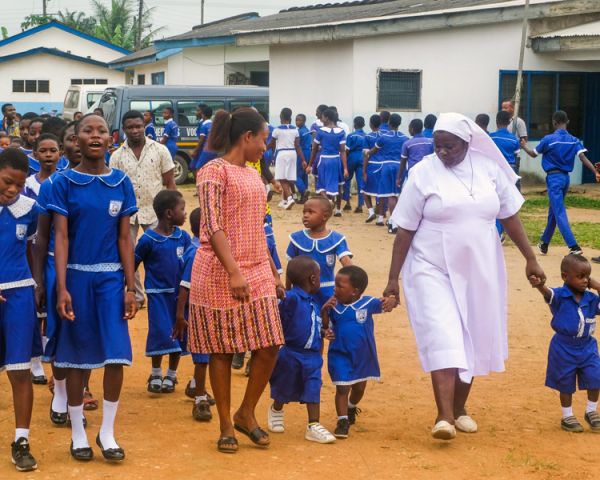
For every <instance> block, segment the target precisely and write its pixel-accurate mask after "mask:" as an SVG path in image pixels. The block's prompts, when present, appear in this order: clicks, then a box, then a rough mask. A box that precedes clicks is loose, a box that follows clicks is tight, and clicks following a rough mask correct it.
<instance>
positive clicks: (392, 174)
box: [375, 131, 408, 197]
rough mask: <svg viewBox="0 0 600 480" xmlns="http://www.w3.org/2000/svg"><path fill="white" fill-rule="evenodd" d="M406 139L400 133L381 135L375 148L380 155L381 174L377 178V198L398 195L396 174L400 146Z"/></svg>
mask: <svg viewBox="0 0 600 480" xmlns="http://www.w3.org/2000/svg"><path fill="white" fill-rule="evenodd" d="M407 140H408V137H407V136H406V135H404V134H403V133H401V132H393V131H390V132H388V133H384V134H383V135H381V136H380V137H379V138H378V139H377V142H376V143H375V146H376V147H377V148H379V151H380V153H381V164H382V168H381V174H380V178H379V190H378V196H379V197H395V196H397V195H399V194H400V188H399V187H398V185H397V180H398V172H399V171H400V157H401V155H402V146H403V145H404V143H405V142H406V141H407Z"/></svg>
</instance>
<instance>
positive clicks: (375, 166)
mask: <svg viewBox="0 0 600 480" xmlns="http://www.w3.org/2000/svg"><path fill="white" fill-rule="evenodd" d="M382 169H383V166H382V165H381V164H380V163H369V164H368V165H367V182H366V183H365V185H364V187H363V190H362V193H363V194H365V195H369V196H370V197H376V196H377V195H378V194H379V178H380V177H381V170H382ZM361 175H362V172H361Z"/></svg>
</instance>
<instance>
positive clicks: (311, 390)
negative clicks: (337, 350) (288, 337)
mask: <svg viewBox="0 0 600 480" xmlns="http://www.w3.org/2000/svg"><path fill="white" fill-rule="evenodd" d="M322 367H323V357H321V353H320V352H315V351H312V350H300V349H293V348H290V347H286V346H283V347H281V349H280V350H279V355H278V357H277V363H276V364H275V369H274V370H273V374H272V375H271V379H270V380H269V383H270V385H271V398H272V399H273V400H275V401H276V402H279V403H289V402H300V403H320V401H321V386H322V385H323V381H322V378H321V369H322Z"/></svg>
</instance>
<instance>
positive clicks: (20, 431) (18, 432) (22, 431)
mask: <svg viewBox="0 0 600 480" xmlns="http://www.w3.org/2000/svg"><path fill="white" fill-rule="evenodd" d="M21 437H23V438H26V439H27V440H29V429H28V428H17V429H15V442H16V441H17V440H18V439H19V438H21Z"/></svg>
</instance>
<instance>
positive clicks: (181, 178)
mask: <svg viewBox="0 0 600 480" xmlns="http://www.w3.org/2000/svg"><path fill="white" fill-rule="evenodd" d="M173 162H175V183H176V184H177V185H183V184H184V183H185V182H186V181H187V178H188V174H189V171H190V169H189V167H188V163H187V160H186V159H185V157H184V156H182V155H180V154H179V153H178V154H176V155H175V158H174V159H173Z"/></svg>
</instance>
